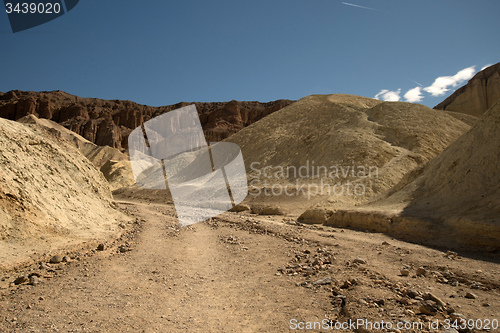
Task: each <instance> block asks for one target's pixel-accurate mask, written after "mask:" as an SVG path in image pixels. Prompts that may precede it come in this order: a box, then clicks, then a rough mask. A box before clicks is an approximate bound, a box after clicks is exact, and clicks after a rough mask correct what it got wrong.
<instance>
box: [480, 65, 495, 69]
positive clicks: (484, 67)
mask: <svg viewBox="0 0 500 333" xmlns="http://www.w3.org/2000/svg"><path fill="white" fill-rule="evenodd" d="M490 66H493V64H488V65H486V66H483V68H481V70H484V69H486V68H488V67H490Z"/></svg>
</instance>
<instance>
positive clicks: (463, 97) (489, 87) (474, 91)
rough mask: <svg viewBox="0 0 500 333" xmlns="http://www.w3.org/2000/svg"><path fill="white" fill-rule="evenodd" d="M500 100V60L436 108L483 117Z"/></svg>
mask: <svg viewBox="0 0 500 333" xmlns="http://www.w3.org/2000/svg"><path fill="white" fill-rule="evenodd" d="M499 100H500V62H499V63H498V64H496V65H493V66H490V67H487V68H485V69H484V70H482V71H480V72H479V73H477V74H476V75H475V76H474V77H473V78H472V79H470V80H469V82H468V83H467V84H466V85H465V86H463V87H461V88H460V89H457V90H456V91H455V92H454V93H453V94H452V95H451V96H450V97H448V98H447V99H445V100H444V101H443V102H441V103H440V104H438V105H436V106H435V107H434V109H437V110H446V111H455V112H461V113H465V114H470V115H472V116H476V117H481V116H482V114H483V113H484V112H485V111H486V110H488V109H489V108H491V107H492V106H493V105H494V104H495V103H496V102H497V101H499Z"/></svg>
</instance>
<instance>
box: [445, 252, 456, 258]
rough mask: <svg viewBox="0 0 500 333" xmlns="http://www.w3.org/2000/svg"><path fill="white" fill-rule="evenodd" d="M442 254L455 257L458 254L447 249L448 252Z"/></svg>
mask: <svg viewBox="0 0 500 333" xmlns="http://www.w3.org/2000/svg"><path fill="white" fill-rule="evenodd" d="M444 256H445V257H452V258H456V257H457V256H458V254H457V253H456V252H453V251H448V252H446V254H445V255H444Z"/></svg>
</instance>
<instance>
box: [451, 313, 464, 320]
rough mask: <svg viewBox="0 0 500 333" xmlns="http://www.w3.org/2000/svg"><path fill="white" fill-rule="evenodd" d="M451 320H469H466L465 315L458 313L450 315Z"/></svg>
mask: <svg viewBox="0 0 500 333" xmlns="http://www.w3.org/2000/svg"><path fill="white" fill-rule="evenodd" d="M450 318H451V320H460V319H464V320H466V319H467V318H465V316H464V315H463V314H461V313H458V312H453V313H450Z"/></svg>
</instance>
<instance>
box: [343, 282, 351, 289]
mask: <svg viewBox="0 0 500 333" xmlns="http://www.w3.org/2000/svg"><path fill="white" fill-rule="evenodd" d="M350 286H352V283H351V281H344V283H343V284H342V285H341V286H340V288H342V289H348V288H349V287H350Z"/></svg>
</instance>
